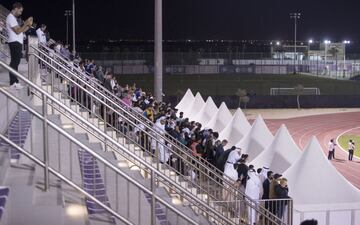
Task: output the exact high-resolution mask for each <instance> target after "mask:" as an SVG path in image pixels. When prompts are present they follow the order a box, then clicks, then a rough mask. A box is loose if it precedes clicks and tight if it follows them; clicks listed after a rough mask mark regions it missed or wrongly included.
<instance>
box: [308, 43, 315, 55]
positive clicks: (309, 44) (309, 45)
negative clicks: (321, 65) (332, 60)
mask: <svg viewBox="0 0 360 225" xmlns="http://www.w3.org/2000/svg"><path fill="white" fill-rule="evenodd" d="M312 43H314V41H313V39H309V41H308V58H310V56H309V52H310V47H311V44H312Z"/></svg>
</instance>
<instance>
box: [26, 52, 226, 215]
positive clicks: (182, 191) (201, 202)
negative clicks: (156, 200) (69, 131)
mask: <svg viewBox="0 0 360 225" xmlns="http://www.w3.org/2000/svg"><path fill="white" fill-rule="evenodd" d="M30 55H33V56H35V57H36V58H38V59H39V60H42V62H43V63H45V64H47V65H48V66H52V65H50V64H49V63H48V62H46V61H45V60H43V59H41V58H40V57H39V56H37V55H35V54H30ZM53 69H54V70H55V71H56V72H57V73H59V74H60V73H61V71H59V70H57V69H56V68H53ZM62 75H63V76H64V77H66V78H67V79H68V80H69V81H71V79H69V78H68V77H67V76H66V75H65V74H62ZM73 84H74V85H76V86H77V87H78V88H79V89H81V90H83V91H87V90H86V89H85V88H84V87H82V86H81V85H80V84H78V83H76V82H73ZM88 94H89V95H91V96H92V97H93V98H95V99H96V100H97V101H99V102H100V103H102V104H105V102H103V101H102V100H101V99H99V98H98V97H97V96H95V95H93V94H92V93H88ZM50 96H51V95H50ZM49 98H50V97H49ZM55 99H56V98H55ZM109 108H110V110H113V111H115V109H114V108H112V107H109ZM75 117H76V118H77V119H79V120H80V121H82V122H83V123H85V124H87V123H89V122H88V121H87V120H85V119H84V118H83V117H81V116H79V115H78V114H75ZM70 119H71V118H70ZM130 122H131V121H130ZM78 125H79V126H81V124H78ZM90 127H91V128H93V127H95V126H94V125H93V124H91V123H90ZM82 128H83V129H84V130H86V131H88V132H90V133H91V131H89V130H88V129H86V128H85V127H83V126H82ZM98 129H99V128H97V127H96V129H93V130H95V131H97V130H98ZM101 132H102V131H101ZM144 132H146V131H144ZM147 134H148V135H149V136H150V137H151V138H156V137H155V136H153V135H152V134H151V133H147ZM105 136H106V137H107V138H106V140H108V139H109V141H110V142H112V144H114V143H116V144H114V145H115V146H116V147H119V145H120V144H119V143H117V142H116V141H115V140H114V139H113V138H111V137H109V136H108V135H107V134H105ZM95 137H96V138H98V139H99V137H98V136H96V135H95ZM99 140H100V141H101V142H105V141H104V140H101V139H99ZM106 142H107V141H106ZM104 144H105V145H106V146H107V145H109V143H104ZM159 144H161V145H165V144H163V143H159ZM120 146H121V145H120ZM123 148H124V147H122V148H121V149H122V150H123V151H124V149H123ZM113 150H114V151H116V152H117V153H118V154H120V155H123V154H122V153H121V152H119V151H118V150H117V149H113ZM175 154H176V153H175ZM133 158H134V157H133V155H131V154H130V157H127V160H129V161H132V160H133ZM183 159H184V160H185V158H183ZM135 161H136V162H140V163H141V164H142V165H146V169H148V168H152V169H153V170H156V171H157V169H158V168H155V167H153V166H152V165H148V164H147V163H146V161H144V160H143V159H141V158H138V156H137V157H135ZM136 162H135V163H136ZM135 163H134V164H135ZM159 173H160V172H159ZM160 174H162V173H160ZM163 176H165V177H167V178H168V179H163V180H165V181H166V182H168V180H171V178H170V177H168V176H166V175H163ZM172 185H174V183H172ZM175 185H177V186H178V184H175ZM181 188H182V187H181ZM197 188H199V189H201V188H202V187H201V186H197ZM202 190H203V191H204V192H206V190H204V189H202ZM180 192H181V193H187V194H188V195H191V196H192V197H187V198H186V199H187V200H188V201H190V202H191V201H194V200H195V199H196V200H195V201H196V202H197V203H196V204H197V205H198V207H199V204H200V205H201V206H202V207H204V206H206V208H207V210H209V208H208V207H209V206H208V205H207V204H206V203H205V202H203V201H202V200H201V199H198V197H197V196H196V195H194V194H192V193H190V192H189V191H188V190H187V189H181V190H180ZM181 193H180V194H181ZM207 194H208V195H209V196H210V193H208V192H207ZM193 197H195V198H193ZM210 209H212V210H210V211H211V212H212V213H214V212H216V213H215V214H216V216H219V215H217V214H220V215H222V214H221V213H219V212H218V211H217V210H215V209H213V208H211V207H210ZM203 211H204V213H206V211H205V210H203ZM225 218H226V217H224V216H223V215H222V217H221V219H222V220H224V219H225ZM225 220H227V219H225ZM227 222H229V220H227Z"/></svg>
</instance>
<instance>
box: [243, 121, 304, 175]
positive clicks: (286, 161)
mask: <svg viewBox="0 0 360 225" xmlns="http://www.w3.org/2000/svg"><path fill="white" fill-rule="evenodd" d="M300 156H301V150H300V148H299V147H298V146H297V145H296V143H295V141H294V139H293V138H292V137H291V135H290V133H289V131H288V129H287V128H286V126H285V125H284V124H283V125H281V127H280V128H279V130H278V131H277V132H276V135H275V137H274V140H273V141H272V143H271V145H270V146H269V147H267V148H266V149H265V150H264V151H263V152H262V153H260V154H259V155H258V156H257V157H256V158H255V159H254V160H253V161H252V162H251V163H250V164H252V165H254V166H255V167H257V168H258V167H259V168H261V167H263V166H265V167H268V168H270V170H272V171H273V172H275V173H283V172H284V171H285V170H287V169H288V168H289V167H290V166H291V165H292V164H293V163H294V162H295V161H296V160H297V159H299V157H300Z"/></svg>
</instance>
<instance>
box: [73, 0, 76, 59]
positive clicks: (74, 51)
mask: <svg viewBox="0 0 360 225" xmlns="http://www.w3.org/2000/svg"><path fill="white" fill-rule="evenodd" d="M72 16H73V17H72V22H73V54H74V56H75V53H76V50H75V49H76V48H75V0H73V1H72Z"/></svg>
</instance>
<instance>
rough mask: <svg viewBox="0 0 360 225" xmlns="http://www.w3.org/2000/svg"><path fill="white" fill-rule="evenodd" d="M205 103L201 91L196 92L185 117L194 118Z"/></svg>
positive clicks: (185, 112)
mask: <svg viewBox="0 0 360 225" xmlns="http://www.w3.org/2000/svg"><path fill="white" fill-rule="evenodd" d="M204 105H205V102H204V99H203V97H202V96H201V94H200V93H199V92H197V93H196V95H195V98H194V100H193V101H192V103H191V104H190V105H189V106H188V107H187V109H186V110H184V115H185V117H188V118H192V117H194V115H196V114H197V113H198V112H199V111H200V110H201V108H202V107H203V106H204Z"/></svg>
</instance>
